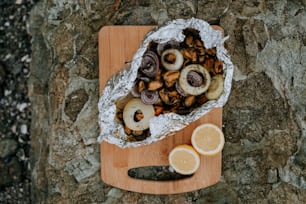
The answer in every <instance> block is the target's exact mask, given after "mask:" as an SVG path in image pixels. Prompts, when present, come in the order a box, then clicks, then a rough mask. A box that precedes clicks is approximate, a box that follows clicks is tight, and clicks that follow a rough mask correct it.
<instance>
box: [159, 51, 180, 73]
mask: <svg viewBox="0 0 306 204" xmlns="http://www.w3.org/2000/svg"><path fill="white" fill-rule="evenodd" d="M170 54H172V55H174V56H175V59H174V62H173V63H171V62H167V59H166V58H167V55H170ZM161 62H162V65H163V66H164V67H165V69H167V70H169V71H177V70H179V69H180V68H181V66H182V65H183V63H184V57H183V55H182V53H181V52H180V51H179V50H178V49H167V50H165V51H164V52H163V53H162V55H161Z"/></svg>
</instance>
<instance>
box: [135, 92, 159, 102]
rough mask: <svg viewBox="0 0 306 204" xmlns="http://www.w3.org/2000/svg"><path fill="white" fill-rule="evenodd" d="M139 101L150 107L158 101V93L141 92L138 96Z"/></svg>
mask: <svg viewBox="0 0 306 204" xmlns="http://www.w3.org/2000/svg"><path fill="white" fill-rule="evenodd" d="M140 97H141V100H142V102H143V103H144V104H146V105H152V104H154V103H155V102H156V101H158V99H159V95H158V91H149V90H143V91H142V92H141V94H140Z"/></svg>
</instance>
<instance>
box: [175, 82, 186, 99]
mask: <svg viewBox="0 0 306 204" xmlns="http://www.w3.org/2000/svg"><path fill="white" fill-rule="evenodd" d="M175 88H176V90H177V92H178V93H179V94H180V95H181V96H184V97H186V96H188V95H189V94H188V93H186V92H185V91H184V90H183V89H182V87H181V86H180V84H179V82H178V81H176V82H175Z"/></svg>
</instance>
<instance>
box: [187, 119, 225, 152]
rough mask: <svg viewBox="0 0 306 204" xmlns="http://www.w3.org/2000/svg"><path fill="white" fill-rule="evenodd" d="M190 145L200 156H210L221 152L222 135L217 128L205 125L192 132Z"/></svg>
mask: <svg viewBox="0 0 306 204" xmlns="http://www.w3.org/2000/svg"><path fill="white" fill-rule="evenodd" d="M191 143H192V146H193V147H194V148H195V150H196V151H197V152H199V153H200V154H201V155H205V156H212V155H215V154H217V153H219V152H221V151H222V149H223V146H224V135H223V132H222V130H221V129H220V128H219V127H218V126H216V125H214V124H210V123H206V124H202V125H199V126H198V127H197V128H196V129H194V130H193V132H192V136H191Z"/></svg>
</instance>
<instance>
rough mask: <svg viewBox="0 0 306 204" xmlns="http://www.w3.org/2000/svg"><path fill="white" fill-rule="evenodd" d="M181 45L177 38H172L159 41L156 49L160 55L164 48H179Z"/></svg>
mask: <svg viewBox="0 0 306 204" xmlns="http://www.w3.org/2000/svg"><path fill="white" fill-rule="evenodd" d="M179 46H180V43H179V42H178V41H175V40H170V41H168V42H165V43H158V45H157V48H156V51H157V54H158V55H159V56H160V55H161V54H162V53H163V51H164V50H166V49H169V48H178V47H179Z"/></svg>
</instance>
